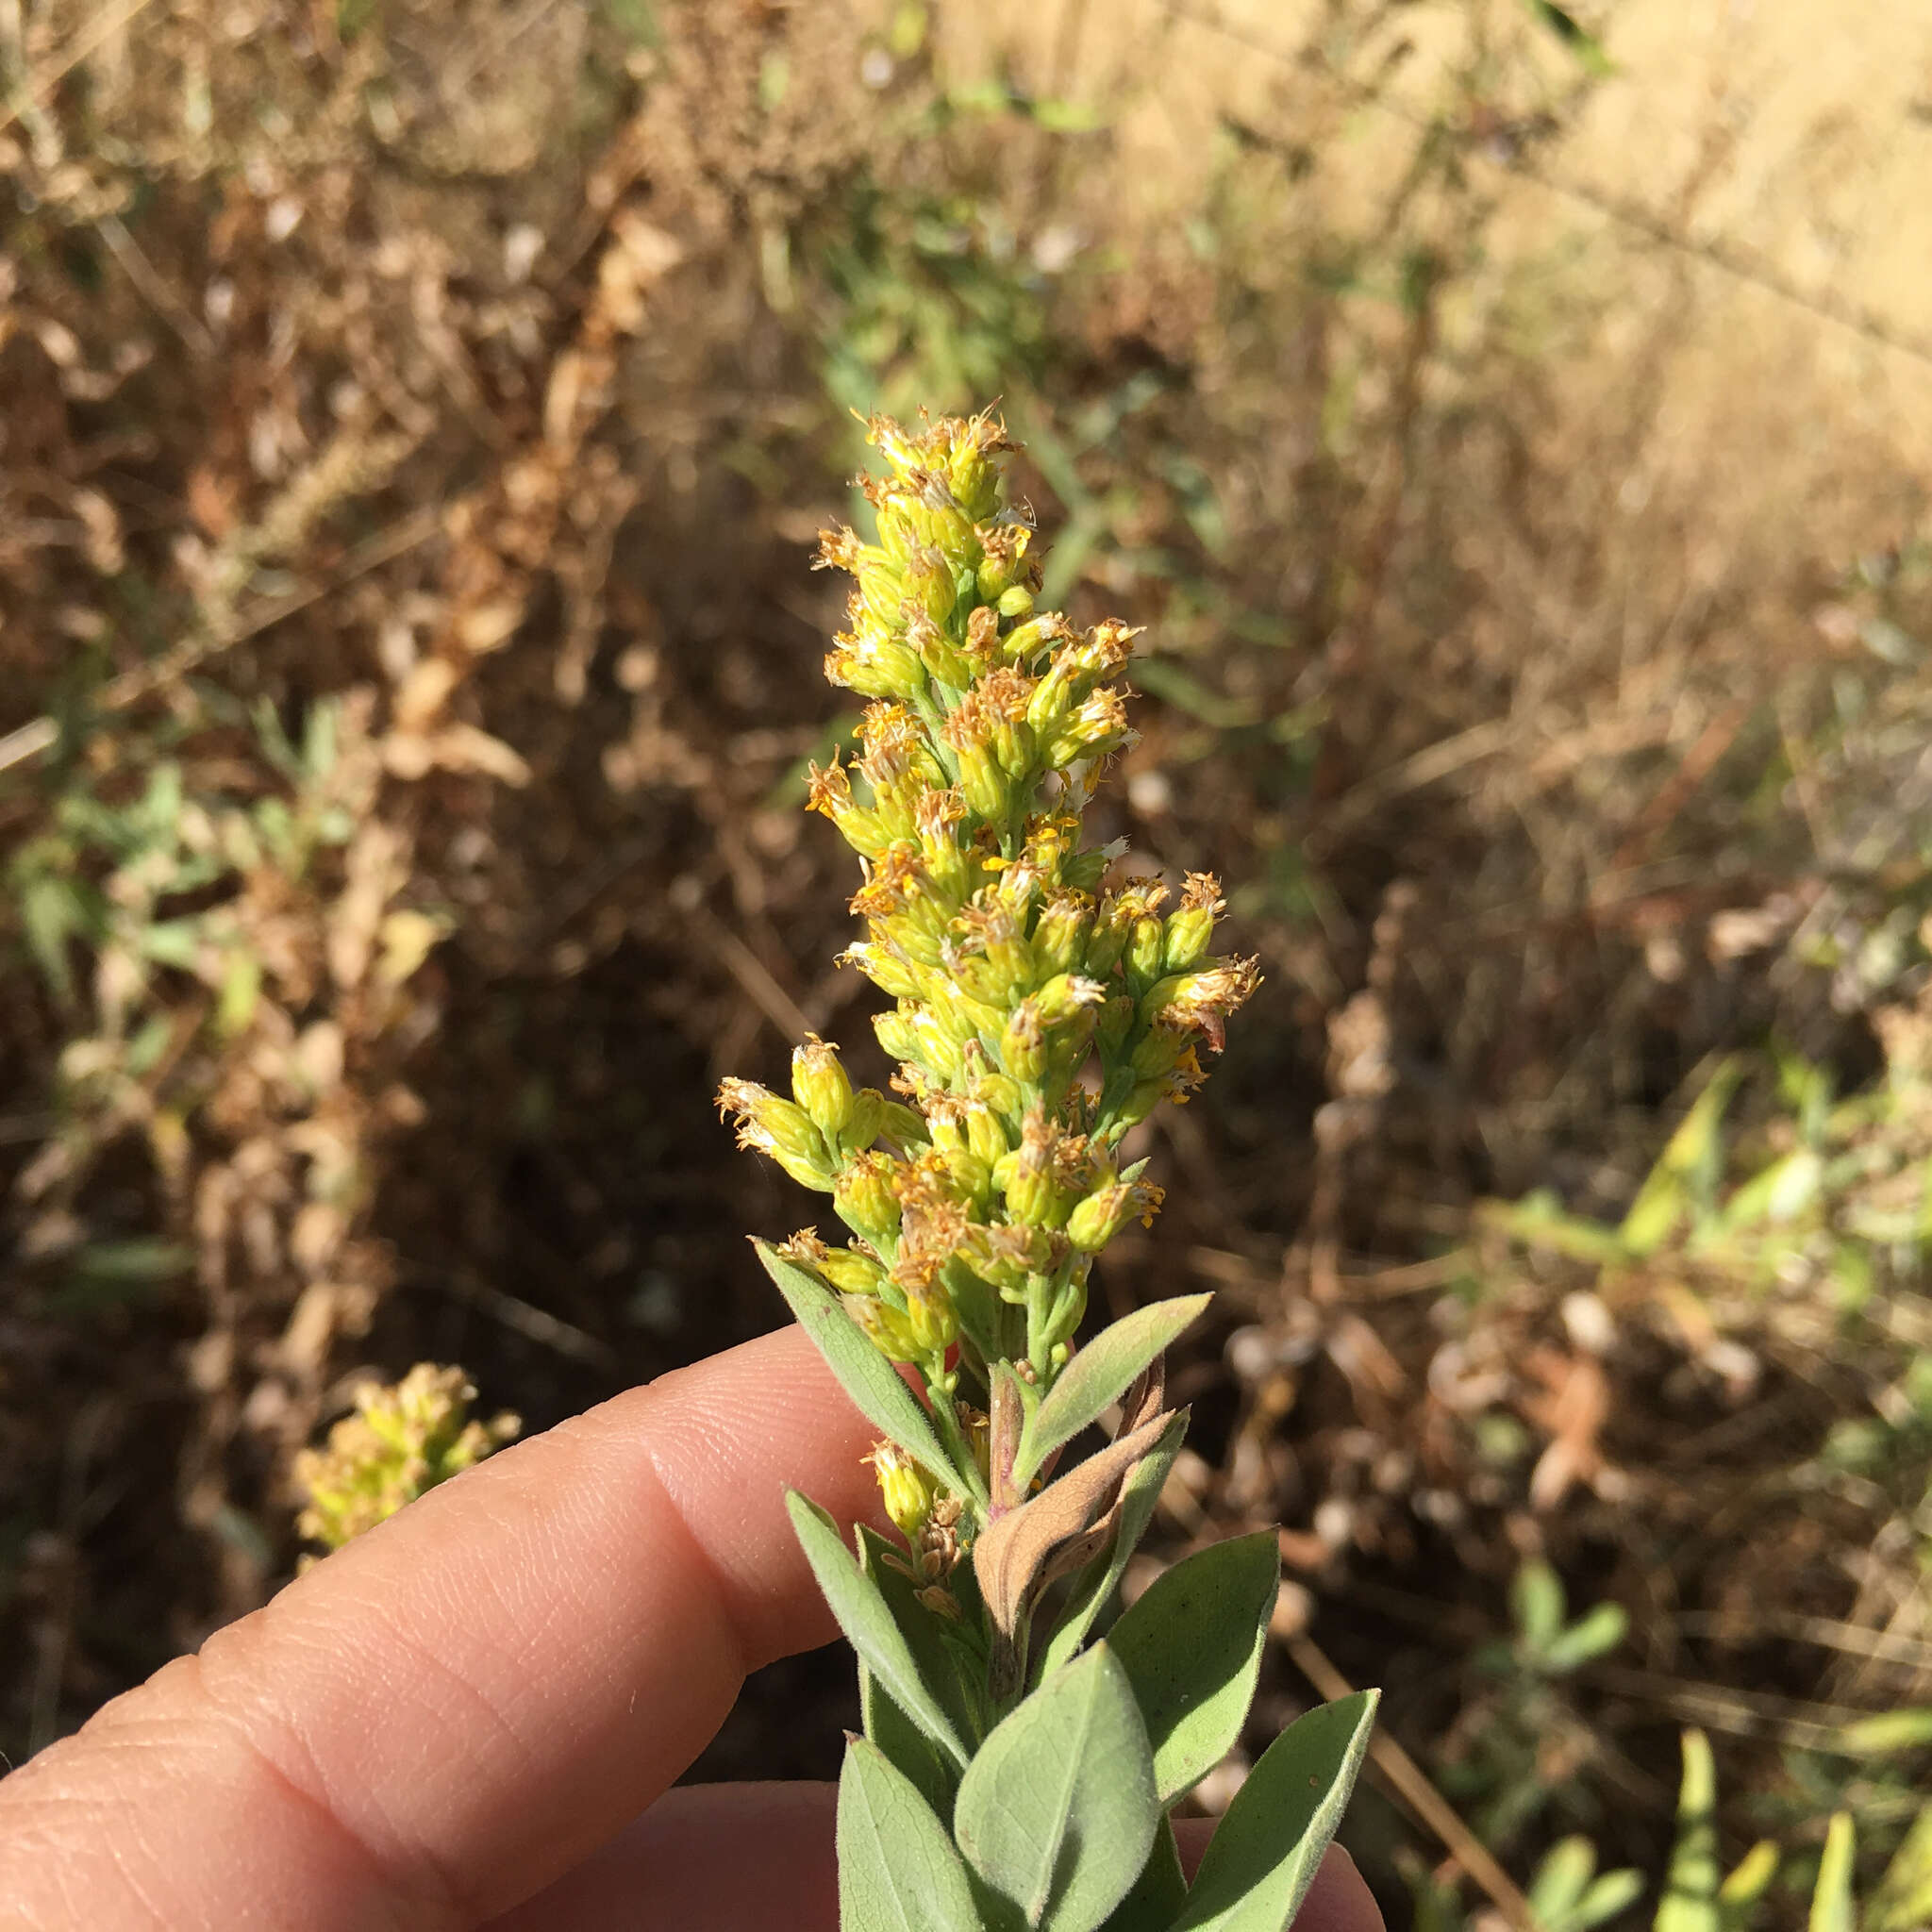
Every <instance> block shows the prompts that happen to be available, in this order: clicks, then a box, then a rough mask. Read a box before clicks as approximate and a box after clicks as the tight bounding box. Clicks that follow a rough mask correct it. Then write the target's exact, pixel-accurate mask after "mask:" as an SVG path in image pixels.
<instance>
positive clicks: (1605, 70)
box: [1528, 0, 1617, 79]
mask: <svg viewBox="0 0 1932 1932" xmlns="http://www.w3.org/2000/svg"><path fill="white" fill-rule="evenodd" d="M1528 6H1529V10H1530V12H1531V13H1533V14H1534V15H1535V16H1536V17H1537V19H1539V20H1540V21H1541V22H1542V24H1543V25H1545V26H1546V27H1548V28H1549V30H1550V31H1551V32H1552V33H1553V34H1555V35H1556V37H1557V39H1558V40H1559V41H1561V42H1562V43H1563V44H1564V46H1566V47H1567V48H1569V50H1570V52H1571V53H1572V54H1573V55H1574V57H1575V59H1576V61H1577V64H1578V65H1579V66H1581V67H1582V68H1583V69H1584V71H1585V72H1586V73H1588V74H1591V75H1596V76H1597V78H1599V79H1601V78H1603V77H1604V76H1605V75H1610V74H1614V73H1615V72H1616V71H1617V69H1616V63H1615V62H1614V61H1612V60H1611V58H1610V57H1609V56H1608V55H1607V54H1606V53H1605V52H1604V47H1603V42H1601V41H1599V40H1598V39H1597V38H1596V36H1595V35H1594V34H1592V33H1591V32H1590V31H1589V30H1588V29H1587V28H1585V26H1584V25H1583V24H1582V23H1581V22H1580V21H1579V20H1578V19H1577V18H1576V16H1575V15H1574V13H1572V12H1570V11H1569V9H1568V8H1562V7H1558V6H1557V4H1556V0H1528Z"/></svg>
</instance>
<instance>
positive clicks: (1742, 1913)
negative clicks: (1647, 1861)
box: [1717, 1838, 1909, 1932]
mask: <svg viewBox="0 0 1932 1932" xmlns="http://www.w3.org/2000/svg"><path fill="white" fill-rule="evenodd" d="M1777 1867H1778V1856H1777V1847H1776V1845H1774V1843H1772V1841H1771V1840H1769V1839H1768V1838H1761V1839H1759V1840H1757V1843H1756V1844H1755V1845H1753V1846H1752V1847H1751V1849H1750V1850H1749V1851H1748V1852H1746V1853H1745V1854H1744V1856H1743V1857H1741V1858H1740V1859H1739V1860H1738V1862H1737V1863H1736V1864H1735V1865H1734V1866H1732V1868H1731V1874H1730V1876H1729V1877H1728V1878H1726V1879H1725V1880H1724V1883H1723V1884H1722V1885H1720V1886H1719V1887H1718V1889H1717V1907H1718V1922H1719V1924H1721V1925H1722V1926H1723V1927H1724V1932H1743V1928H1744V1927H1745V1926H1748V1925H1749V1924H1750V1923H1751V1920H1752V1916H1753V1914H1754V1913H1755V1912H1756V1910H1757V1901H1758V1900H1759V1899H1761V1898H1762V1897H1763V1896H1764V1894H1765V1893H1766V1892H1767V1891H1769V1890H1771V1881H1772V1880H1773V1879H1774V1878H1775V1877H1776V1876H1777ZM1871 1932H1877V1928H1876V1927H1875V1926H1874V1927H1873V1928H1871ZM1901 1932H1909V1928H1904V1927H1902V1928H1901Z"/></svg>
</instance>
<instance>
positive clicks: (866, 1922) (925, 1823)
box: [839, 1738, 979, 1932]
mask: <svg viewBox="0 0 1932 1932" xmlns="http://www.w3.org/2000/svg"><path fill="white" fill-rule="evenodd" d="M839 1924H840V1927H841V1932H979V1913H978V1910H977V1908H976V1907H974V1902H973V1888H972V1887H971V1886H970V1885H969V1884H968V1883H967V1879H966V1868H965V1867H964V1866H963V1865H961V1864H960V1862H959V1855H958V1852H956V1851H955V1850H954V1849H953V1844H952V1840H950V1839H948V1838H947V1836H946V1828H945V1826H944V1825H942V1824H941V1823H940V1821H939V1820H938V1818H936V1817H935V1816H934V1815H933V1810H932V1807H931V1806H929V1805H928V1804H927V1803H926V1801H925V1800H924V1798H923V1797H921V1796H920V1794H919V1792H918V1790H916V1789H915V1787H914V1786H913V1784H912V1782H911V1780H910V1779H909V1778H908V1777H907V1776H906V1774H905V1773H904V1772H902V1771H900V1770H898V1769H897V1767H896V1766H894V1765H893V1764H892V1762H891V1760H890V1759H889V1758H888V1757H886V1755H885V1753H884V1752H883V1751H881V1750H879V1749H878V1748H877V1746H876V1745H874V1744H871V1743H868V1742H867V1741H866V1740H865V1739H863V1738H851V1739H848V1740H846V1744H845V1765H844V1769H843V1770H842V1771H841V1774H840V1776H839Z"/></svg>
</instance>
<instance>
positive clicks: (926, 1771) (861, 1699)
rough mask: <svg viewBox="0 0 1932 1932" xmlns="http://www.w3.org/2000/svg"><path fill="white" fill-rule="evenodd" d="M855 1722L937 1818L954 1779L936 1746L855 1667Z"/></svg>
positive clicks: (946, 1808) (949, 1804)
mask: <svg viewBox="0 0 1932 1932" xmlns="http://www.w3.org/2000/svg"><path fill="white" fill-rule="evenodd" d="M858 1722H859V1724H860V1725H861V1726H862V1728H863V1729H864V1731H865V1735H866V1738H867V1740H868V1741H869V1742H871V1743H874V1744H876V1745H877V1746H878V1748H879V1749H880V1750H881V1751H883V1752H884V1753H885V1754H886V1756H887V1757H889V1758H891V1762H892V1766H893V1769H894V1770H896V1771H898V1772H899V1773H901V1774H903V1775H904V1776H906V1777H907V1778H908V1779H910V1780H911V1783H912V1787H913V1789H914V1790H916V1791H917V1792H918V1793H919V1795H920V1796H921V1797H922V1798H924V1800H925V1802H926V1803H927V1804H928V1805H930V1806H931V1807H932V1808H933V1809H934V1810H935V1811H937V1812H938V1813H939V1814H940V1815H941V1817H944V1816H946V1815H947V1814H948V1813H950V1812H951V1810H952V1808H953V1797H954V1794H955V1792H956V1791H957V1790H958V1778H957V1777H956V1776H955V1774H954V1772H953V1769H952V1767H951V1766H950V1765H949V1764H948V1763H947V1762H946V1760H945V1757H944V1755H943V1754H942V1753H941V1750H940V1748H939V1746H938V1745H937V1744H935V1743H934V1742H933V1740H931V1739H930V1738H928V1737H927V1736H926V1735H925V1733H924V1731H922V1730H921V1729H920V1728H919V1726H918V1725H917V1724H914V1723H913V1722H912V1720H911V1719H910V1718H909V1717H908V1716H907V1715H906V1713H905V1712H904V1711H903V1710H901V1709H900V1708H899V1707H898V1706H897V1705H896V1704H894V1703H893V1702H892V1699H891V1696H890V1695H888V1693H887V1692H885V1691H881V1690H880V1689H879V1681H878V1679H877V1678H876V1677H874V1675H873V1674H872V1673H871V1672H870V1671H869V1670H867V1669H866V1667H865V1664H864V1662H863V1660H861V1661H860V1663H859V1666H858Z"/></svg>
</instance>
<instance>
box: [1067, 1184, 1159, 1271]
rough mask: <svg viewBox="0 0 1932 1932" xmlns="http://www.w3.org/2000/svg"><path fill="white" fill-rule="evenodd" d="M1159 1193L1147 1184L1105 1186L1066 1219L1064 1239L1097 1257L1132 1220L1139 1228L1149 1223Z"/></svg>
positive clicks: (1099, 1188) (1157, 1201) (1154, 1187)
mask: <svg viewBox="0 0 1932 1932" xmlns="http://www.w3.org/2000/svg"><path fill="white" fill-rule="evenodd" d="M1159 1206H1160V1190H1159V1189H1158V1188H1157V1187H1156V1186H1155V1185H1154V1184H1153V1183H1152V1182H1151V1181H1126V1180H1110V1181H1107V1182H1105V1183H1104V1184H1103V1185H1101V1186H1100V1187H1098V1188H1096V1189H1094V1191H1092V1192H1091V1194H1089V1195H1088V1196H1087V1198H1086V1199H1085V1200H1084V1201H1082V1202H1080V1203H1079V1204H1078V1205H1077V1206H1076V1207H1075V1208H1074V1211H1073V1212H1072V1213H1071V1214H1070V1215H1068V1216H1067V1239H1068V1240H1069V1241H1072V1242H1073V1244H1074V1246H1075V1247H1076V1248H1079V1249H1080V1250H1082V1251H1083V1252H1084V1253H1086V1254H1090V1255H1097V1254H1098V1253H1099V1252H1100V1251H1101V1249H1102V1248H1104V1247H1106V1245H1107V1244H1108V1241H1112V1239H1113V1238H1114V1236H1115V1235H1117V1234H1118V1233H1120V1231H1121V1229H1122V1228H1124V1226H1126V1224H1127V1223H1128V1222H1130V1221H1132V1220H1133V1219H1135V1217H1136V1216H1138V1217H1139V1218H1140V1219H1141V1223H1142V1224H1143V1225H1144V1224H1149V1223H1151V1222H1152V1221H1153V1219H1154V1214H1155V1210H1156V1209H1157V1208H1158V1207H1159Z"/></svg>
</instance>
